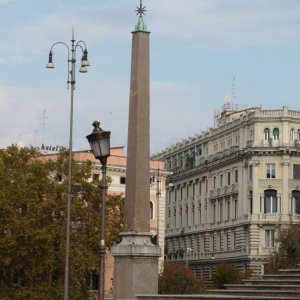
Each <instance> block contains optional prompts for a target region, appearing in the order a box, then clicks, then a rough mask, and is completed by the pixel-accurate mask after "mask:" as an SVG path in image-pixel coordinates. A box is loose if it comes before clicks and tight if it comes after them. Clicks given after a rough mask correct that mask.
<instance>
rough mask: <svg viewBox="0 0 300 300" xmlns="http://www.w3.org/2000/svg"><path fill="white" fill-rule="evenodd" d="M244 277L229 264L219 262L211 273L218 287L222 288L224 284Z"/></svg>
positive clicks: (239, 280) (235, 281) (237, 281)
mask: <svg viewBox="0 0 300 300" xmlns="http://www.w3.org/2000/svg"><path fill="white" fill-rule="evenodd" d="M243 278H244V276H243V274H242V273H241V272H240V271H239V270H238V269H236V268H235V266H233V265H230V264H219V265H218V266H217V268H216V272H215V274H214V275H213V282H214V284H215V286H216V287H217V288H219V289H224V288H225V286H224V285H225V284H230V283H240V282H241V281H242V279H243Z"/></svg>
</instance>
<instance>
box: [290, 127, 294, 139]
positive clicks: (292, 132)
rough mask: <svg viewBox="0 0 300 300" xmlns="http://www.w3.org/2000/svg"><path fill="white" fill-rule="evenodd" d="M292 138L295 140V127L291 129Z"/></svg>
mask: <svg viewBox="0 0 300 300" xmlns="http://www.w3.org/2000/svg"><path fill="white" fill-rule="evenodd" d="M290 140H291V141H294V140H295V129H294V128H292V129H291V130H290Z"/></svg>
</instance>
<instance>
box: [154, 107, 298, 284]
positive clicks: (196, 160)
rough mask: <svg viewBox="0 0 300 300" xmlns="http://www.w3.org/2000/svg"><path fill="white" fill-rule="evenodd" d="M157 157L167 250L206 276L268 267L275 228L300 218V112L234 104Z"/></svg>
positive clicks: (170, 256)
mask: <svg viewBox="0 0 300 300" xmlns="http://www.w3.org/2000/svg"><path fill="white" fill-rule="evenodd" d="M153 159H158V160H164V161H165V163H166V169H167V170H168V171H171V172H173V174H172V175H170V176H168V178H167V192H166V193H167V196H166V241H165V247H166V250H165V253H166V258H167V260H169V261H182V262H185V263H186V264H188V265H189V266H190V267H191V268H192V269H193V270H194V272H195V273H196V274H197V275H199V276H202V277H206V278H211V277H212V274H213V272H214V269H215V267H216V265H217V264H219V263H222V262H226V263H232V264H234V265H235V266H237V267H238V268H239V269H241V270H246V269H247V270H252V271H253V272H254V273H260V272H262V271H263V263H264V261H265V258H266V256H267V255H268V254H269V253H270V252H272V251H274V249H275V248H276V234H277V233H278V231H279V230H280V229H281V228H282V227H284V226H287V225H288V224H291V223H297V222H298V223H299V222H300V111H296V110H289V109H288V108H287V107H283V108H282V109H279V110H275V109H274V110H263V109H262V108H250V109H244V110H238V109H232V108H231V107H230V106H229V105H225V106H224V109H223V111H222V113H220V114H219V115H218V116H217V117H216V126H215V127H214V128H210V129H209V130H208V131H207V132H203V133H202V134H199V135H197V136H195V137H192V138H189V139H187V140H184V141H183V142H181V143H177V144H176V145H173V146H171V147H169V148H167V149H166V150H164V151H162V152H161V153H159V154H156V155H154V156H153Z"/></svg>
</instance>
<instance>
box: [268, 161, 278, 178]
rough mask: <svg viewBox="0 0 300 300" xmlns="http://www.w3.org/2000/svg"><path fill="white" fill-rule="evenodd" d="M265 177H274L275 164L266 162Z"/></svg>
mask: <svg viewBox="0 0 300 300" xmlns="http://www.w3.org/2000/svg"><path fill="white" fill-rule="evenodd" d="M266 178H276V176H275V164H266Z"/></svg>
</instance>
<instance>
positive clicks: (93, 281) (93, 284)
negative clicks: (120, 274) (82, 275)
mask: <svg viewBox="0 0 300 300" xmlns="http://www.w3.org/2000/svg"><path fill="white" fill-rule="evenodd" d="M98 283H99V275H98V274H97V273H92V274H91V275H90V282H89V286H90V289H91V290H98Z"/></svg>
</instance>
